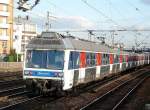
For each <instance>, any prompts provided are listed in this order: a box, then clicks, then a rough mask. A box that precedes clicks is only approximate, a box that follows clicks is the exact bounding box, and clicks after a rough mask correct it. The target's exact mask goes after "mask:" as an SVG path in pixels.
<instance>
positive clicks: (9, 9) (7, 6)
mask: <svg viewBox="0 0 150 110" xmlns="http://www.w3.org/2000/svg"><path fill="white" fill-rule="evenodd" d="M12 37H13V0H0V56H1V57H2V56H5V55H7V54H9V53H10V51H11V49H12V46H13V44H12V43H13V40H12Z"/></svg>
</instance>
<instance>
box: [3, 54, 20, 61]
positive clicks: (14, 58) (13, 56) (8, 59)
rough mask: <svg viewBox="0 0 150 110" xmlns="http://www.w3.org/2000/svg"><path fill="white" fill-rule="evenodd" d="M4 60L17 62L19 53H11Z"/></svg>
mask: <svg viewBox="0 0 150 110" xmlns="http://www.w3.org/2000/svg"><path fill="white" fill-rule="evenodd" d="M3 60H4V61H7V62H17V54H10V55H8V56H6V57H5V58H4V59H3ZM19 61H21V55H20V54H18V62H19Z"/></svg>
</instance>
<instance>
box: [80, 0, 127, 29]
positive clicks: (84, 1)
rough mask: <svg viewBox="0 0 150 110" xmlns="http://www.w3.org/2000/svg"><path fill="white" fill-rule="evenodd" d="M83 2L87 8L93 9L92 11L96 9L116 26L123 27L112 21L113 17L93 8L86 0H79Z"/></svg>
mask: <svg viewBox="0 0 150 110" xmlns="http://www.w3.org/2000/svg"><path fill="white" fill-rule="evenodd" d="M81 1H82V2H83V3H84V4H86V5H87V6H88V7H89V8H91V9H93V10H94V11H96V12H97V13H99V14H100V15H102V16H104V17H105V18H107V19H108V20H109V21H111V22H112V23H114V24H115V25H117V26H120V27H121V28H123V29H125V28H124V27H122V26H121V25H119V24H118V23H117V22H116V21H114V20H113V19H111V18H109V17H108V16H107V15H105V14H104V13H103V12H102V11H100V10H98V9H97V8H95V7H94V6H93V5H91V4H89V3H88V2H87V1H86V0H81Z"/></svg>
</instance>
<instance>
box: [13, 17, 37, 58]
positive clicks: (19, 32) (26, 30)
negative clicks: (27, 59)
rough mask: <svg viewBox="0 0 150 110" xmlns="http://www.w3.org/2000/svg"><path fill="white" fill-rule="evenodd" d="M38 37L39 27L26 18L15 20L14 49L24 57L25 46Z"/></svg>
mask: <svg viewBox="0 0 150 110" xmlns="http://www.w3.org/2000/svg"><path fill="white" fill-rule="evenodd" d="M36 36H37V25H36V24H34V23H32V22H31V21H30V20H27V19H26V18H21V17H18V18H15V19H14V35H13V49H15V51H16V53H17V54H21V55H22V56H24V51H25V46H26V45H27V44H28V42H29V41H30V40H31V39H32V38H34V37H36Z"/></svg>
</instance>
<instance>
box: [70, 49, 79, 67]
mask: <svg viewBox="0 0 150 110" xmlns="http://www.w3.org/2000/svg"><path fill="white" fill-rule="evenodd" d="M79 64H80V59H79V52H74V51H72V52H70V56H69V69H77V68H79Z"/></svg>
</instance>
